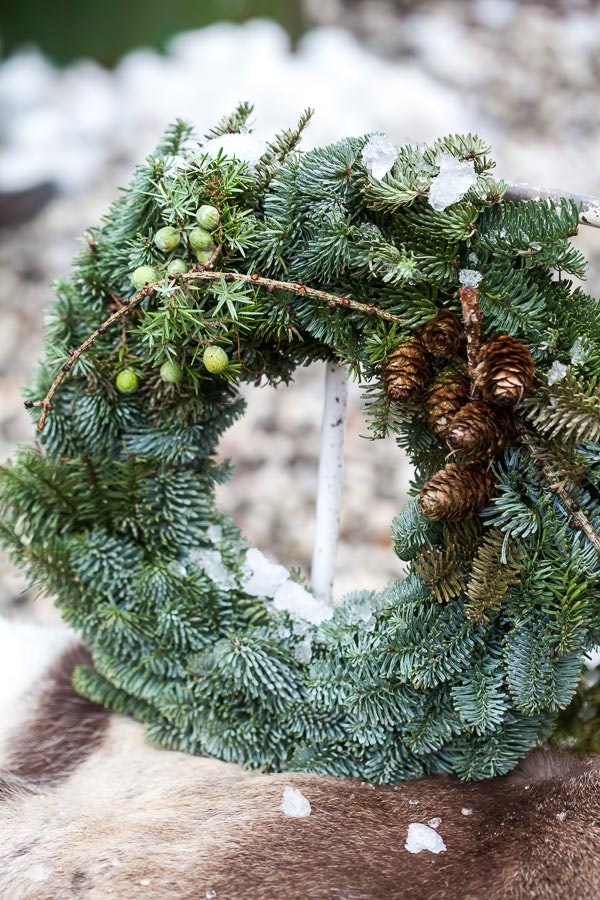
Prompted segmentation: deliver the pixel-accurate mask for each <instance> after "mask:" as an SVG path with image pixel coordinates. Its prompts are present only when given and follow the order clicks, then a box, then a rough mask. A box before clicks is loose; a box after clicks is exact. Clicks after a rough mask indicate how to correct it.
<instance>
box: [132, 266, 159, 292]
mask: <svg viewBox="0 0 600 900" xmlns="http://www.w3.org/2000/svg"><path fill="white" fill-rule="evenodd" d="M153 281H158V272H157V271H156V269H153V268H152V266H138V267H137V269H135V270H134V271H133V272H132V274H131V283H132V285H133V286H134V288H135V289H136V290H138V291H141V289H142V288H143V287H145V286H146V285H147V284H152V282H153Z"/></svg>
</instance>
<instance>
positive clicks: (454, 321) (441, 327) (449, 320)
mask: <svg viewBox="0 0 600 900" xmlns="http://www.w3.org/2000/svg"><path fill="white" fill-rule="evenodd" d="M462 339H463V327H462V325H461V323H460V322H459V320H458V317H457V316H456V315H455V313H453V312H452V310H451V309H438V311H437V312H436V314H435V316H434V317H433V319H430V320H429V322H427V324H426V325H424V326H423V328H422V329H421V340H422V341H423V343H424V344H425V346H426V348H427V349H428V350H429V352H430V353H433V355H434V356H452V355H453V354H455V353H456V352H457V350H458V348H459V347H460V343H461V341H462Z"/></svg>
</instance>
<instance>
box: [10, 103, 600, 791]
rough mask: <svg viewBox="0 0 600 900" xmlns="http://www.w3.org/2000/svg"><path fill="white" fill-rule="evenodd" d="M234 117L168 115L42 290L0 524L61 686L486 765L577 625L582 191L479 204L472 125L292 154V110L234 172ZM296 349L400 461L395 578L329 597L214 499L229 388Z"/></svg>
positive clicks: (549, 697)
mask: <svg viewBox="0 0 600 900" xmlns="http://www.w3.org/2000/svg"><path fill="white" fill-rule="evenodd" d="M250 114H251V107H250V106H249V105H247V104H242V105H240V107H238V109H237V110H236V111H235V112H234V113H233V114H232V115H231V116H229V117H227V118H225V119H224V120H223V121H222V122H221V123H220V124H219V125H218V126H217V127H216V128H215V129H214V130H213V131H212V132H210V133H209V134H208V135H206V136H205V138H204V141H200V142H198V140H196V139H194V138H193V135H192V132H191V129H190V127H189V126H188V125H186V124H184V123H183V122H177V123H176V124H175V125H174V126H173V127H171V128H170V129H169V130H168V132H167V134H166V136H165V137H164V139H163V141H162V143H161V144H160V146H159V147H158V149H157V151H156V153H155V154H154V155H153V156H151V157H150V158H149V159H148V160H147V161H146V163H145V164H144V165H143V166H141V167H140V168H139V169H138V170H137V174H136V176H135V179H134V181H133V183H132V184H131V186H130V187H129V189H128V190H126V191H125V192H124V193H123V194H122V195H121V196H120V198H119V199H118V200H117V201H116V202H115V203H114V205H113V206H112V208H111V210H110V212H109V214H108V216H107V217H106V220H105V222H104V224H103V226H102V227H101V228H100V229H98V230H92V231H90V233H89V235H88V236H87V245H86V247H85V249H84V250H83V252H81V254H80V255H79V257H78V258H77V260H76V264H75V269H74V273H73V275H72V277H71V279H70V280H69V281H61V282H59V283H58V285H57V287H56V301H55V304H54V308H53V309H52V311H51V314H50V317H49V321H48V327H47V339H46V344H45V357H44V360H43V362H42V364H41V365H40V367H39V369H38V371H37V374H36V376H35V379H34V383H33V386H32V387H31V389H30V391H29V393H28V397H29V399H28V401H27V404H26V405H28V406H29V407H30V408H31V409H32V414H33V415H34V417H35V418H36V421H37V422H38V428H39V435H40V443H41V447H38V448H35V449H31V448H26V449H21V450H20V451H19V452H18V455H17V457H16V459H15V461H14V462H13V463H12V464H10V465H8V466H6V467H4V468H3V469H2V471H1V474H0V510H1V513H2V517H1V520H0V536H1V538H2V540H3V542H4V544H5V545H6V546H7V547H8V548H9V550H10V551H11V554H12V557H13V559H14V560H16V562H17V563H18V564H20V565H21V566H22V567H24V568H25V569H27V571H28V573H29V574H30V576H31V578H32V579H33V580H34V582H35V583H36V584H38V585H40V586H43V588H44V589H45V590H47V591H50V592H51V593H53V594H55V595H56V597H57V602H58V604H59V607H60V609H61V610H62V614H63V616H64V618H65V619H66V621H67V622H68V623H69V624H70V625H72V626H73V627H74V628H75V629H77V630H78V631H79V632H80V633H81V635H82V636H83V639H84V640H85V641H86V642H87V644H88V645H89V647H90V649H91V652H92V656H93V661H94V666H95V671H92V670H91V669H89V668H80V669H78V670H77V671H76V674H75V678H74V683H75V687H76V689H77V690H78V691H79V692H81V693H82V694H83V695H85V696H87V697H89V698H91V699H92V700H94V701H97V702H99V703H101V704H104V705H107V706H109V707H112V708H113V709H115V710H117V711H119V712H123V713H127V714H129V715H131V716H133V717H135V718H136V719H138V720H140V721H142V722H145V723H146V725H147V731H148V735H149V737H150V739H151V740H152V741H154V742H156V743H157V744H160V745H164V746H166V747H172V748H177V749H183V750H186V751H190V752H192V753H200V754H209V755H213V756H216V757H219V758H221V759H225V760H233V761H236V762H239V763H243V764H245V765H249V766H255V767H256V766H259V767H264V768H269V769H276V770H277V769H288V770H302V771H307V770H308V771H313V772H323V773H329V774H334V775H347V776H358V777H360V778H363V779H366V780H369V781H374V782H395V781H398V780H401V779H404V778H409V777H414V776H418V775H422V774H425V773H431V772H447V773H449V772H452V773H456V774H458V775H459V776H460V777H461V778H469V779H480V778H487V777H489V776H492V775H496V774H501V773H505V772H507V771H509V770H510V769H511V768H512V767H513V766H514V765H515V764H516V763H517V761H518V760H519V759H520V758H521V757H522V756H523V755H524V754H525V753H526V752H527V751H528V750H529V749H530V748H531V747H533V746H535V745H537V744H539V743H540V742H542V741H544V740H545V739H547V738H548V736H549V735H550V734H551V733H552V731H553V729H554V728H555V726H556V720H557V714H558V713H559V712H560V711H561V710H564V709H565V708H566V707H567V706H568V704H569V703H570V702H571V701H572V698H573V697H574V695H575V694H576V691H577V690H578V685H579V683H580V677H581V672H582V664H583V655H584V652H585V651H586V650H588V649H589V648H591V647H592V646H593V645H594V644H595V643H597V642H598V641H600V591H599V578H600V564H599V550H600V537H599V533H600V388H599V384H600V382H599V379H600V305H599V304H598V302H597V301H596V300H595V299H593V298H591V297H589V296H587V295H586V294H585V293H584V292H583V291H582V290H581V289H580V288H579V287H574V285H573V283H572V282H571V281H569V280H568V278H566V277H565V275H569V274H571V275H574V276H582V275H583V274H584V270H585V261H584V259H583V257H582V255H581V253H580V252H578V251H577V250H576V249H574V248H573V246H572V245H571V244H570V241H569V238H570V236H572V235H573V234H575V233H576V231H577V224H578V215H579V209H578V207H577V204H576V203H574V202H572V201H569V200H563V201H562V202H561V203H560V205H559V206H555V205H553V204H552V203H549V202H544V201H523V202H518V203H509V202H505V201H504V200H503V194H504V192H505V189H506V185H504V184H503V183H502V182H499V181H496V180H494V179H493V178H492V176H491V175H490V172H491V170H492V168H493V166H494V163H493V161H492V160H491V159H490V158H489V156H488V153H489V148H488V147H486V146H485V144H484V143H483V142H482V141H481V140H480V139H479V138H478V137H476V136H474V135H465V136H451V137H446V138H444V139H442V140H439V141H436V142H435V143H434V144H433V145H431V146H405V147H402V148H401V149H400V150H399V151H397V153H396V154H394V156H395V158H394V160H393V165H391V163H390V166H388V168H390V171H387V172H382V171H380V169H379V162H380V160H378V159H377V152H376V151H377V148H376V147H375V152H374V150H373V148H374V146H375V145H374V144H373V138H372V137H369V136H366V137H361V138H352V139H345V140H341V141H339V142H338V143H336V144H333V145H331V146H328V147H324V148H321V149H316V150H312V151H310V152H306V153H300V152H299V151H298V150H297V145H298V141H299V139H300V136H301V133H302V131H303V129H304V127H305V125H306V124H307V122H308V120H309V117H310V113H307V114H306V115H304V116H303V117H302V120H301V121H300V123H299V125H298V127H297V128H296V129H293V130H289V131H284V132H283V133H282V134H280V135H279V136H278V137H277V138H276V139H275V140H274V141H273V142H272V143H270V144H269V145H267V147H266V149H265V150H264V152H263V153H262V155H260V158H258V159H257V160H256V161H255V163H254V164H253V165H250V164H248V162H246V161H244V160H243V159H242V158H239V157H240V156H243V153H242V152H241V150H240V148H242V147H243V146H244V145H245V144H246V143H247V142H248V141H249V140H251V138H250V137H249V135H248V119H249V116H250ZM217 148H219V149H217ZM452 170H453V171H454V172H455V173H456V175H457V178H458V183H462V184H463V189H462V190H461V192H460V199H458V198H457V197H454V198H450V199H449V198H448V197H446V199H445V200H444V199H443V197H442V199H440V197H439V194H440V193H443V191H442V188H447V186H448V185H447V183H445V182H444V176H445V174H446V173H447V172H448V171H452ZM377 175H379V176H380V177H377ZM455 186H456V180H455V183H454V187H455ZM451 187H452V185H451ZM434 194H435V196H436V202H435V203H434V199H433V196H434ZM434 207H436V208H434ZM132 285H133V287H132ZM313 360H335V361H337V362H339V363H345V364H347V365H348V366H349V369H350V371H351V373H352V375H353V376H354V377H355V378H357V379H360V380H361V381H362V382H363V383H364V384H365V394H366V398H367V404H368V412H369V418H370V423H371V426H370V428H371V435H372V437H373V438H378V437H380V436H382V435H385V434H388V433H392V434H394V435H396V436H397V438H396V439H397V442H398V444H399V445H400V446H401V447H403V448H405V449H406V450H407V451H408V453H409V455H410V458H411V460H412V462H413V463H414V465H415V469H416V475H415V480H414V483H413V488H412V495H413V496H412V497H411V499H410V500H409V502H408V503H407V505H406V507H405V508H404V509H403V510H402V511H401V512H400V513H399V515H398V516H397V518H396V519H395V520H394V522H393V537H394V541H395V549H396V552H397V554H398V555H399V556H400V558H401V559H403V560H408V561H410V565H409V569H408V574H407V576H406V577H405V578H404V579H403V580H401V581H398V582H396V583H394V584H391V585H390V586H389V587H388V588H387V589H386V590H384V591H383V592H381V593H375V592H373V591H369V590H366V591H362V592H357V593H355V594H352V595H350V596H349V597H347V598H346V599H345V601H344V602H343V603H342V604H341V605H340V606H339V607H337V608H335V610H330V609H326V608H324V607H323V606H322V604H320V603H319V602H318V601H317V600H316V599H315V598H313V597H312V595H311V594H310V593H309V591H307V589H306V588H305V587H304V586H303V585H302V584H301V583H299V581H298V580H297V579H295V578H290V576H289V573H288V572H287V571H286V570H285V569H283V567H281V566H275V565H273V564H269V563H268V562H267V561H266V560H265V559H264V557H262V556H261V554H260V553H259V552H258V551H256V550H253V549H252V548H249V547H248V545H247V543H246V542H245V541H244V539H243V537H242V536H241V535H240V532H239V530H238V528H237V527H236V525H235V524H234V522H233V521H232V520H231V519H230V518H229V517H227V516H226V515H224V514H223V513H221V512H220V511H219V509H218V508H217V507H216V504H215V500H214V495H213V491H214V486H215V484H217V483H218V482H220V481H222V480H223V479H225V478H227V477H228V476H229V474H230V467H229V466H228V465H227V464H222V463H217V462H216V461H215V459H214V453H215V449H216V446H217V442H218V439H219V437H220V435H221V434H222V433H223V431H225V429H227V428H228V427H229V425H231V423H232V422H233V421H234V420H235V419H236V418H237V417H239V416H241V415H242V413H243V402H242V400H241V399H240V397H239V394H238V386H239V384H240V383H241V382H250V383H252V384H259V383H263V382H265V381H267V382H270V383H272V384H277V383H279V382H287V381H289V380H290V379H291V378H292V377H293V374H294V371H295V369H296V367H297V366H300V365H305V364H307V363H309V362H311V361H313ZM41 398H44V399H41ZM449 460H450V461H449ZM580 690H581V688H580ZM582 696H583V695H582Z"/></svg>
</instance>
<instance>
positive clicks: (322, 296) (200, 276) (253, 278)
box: [25, 244, 403, 431]
mask: <svg viewBox="0 0 600 900" xmlns="http://www.w3.org/2000/svg"><path fill="white" fill-rule="evenodd" d="M220 249H221V245H220V244H219V245H218V246H217V247H216V248H215V251H214V253H213V255H212V257H211V259H210V260H209V262H208V264H207V266H212V265H213V263H214V260H215V259H216V257H217V255H218V253H219V251H220ZM169 280H170V281H182V282H193V281H221V280H224V281H242V282H246V283H247V284H254V285H259V286H260V287H265V288H267V290H270V291H275V290H278V291H287V292H288V293H291V294H297V295H298V296H303V297H314V298H315V299H317V300H322V301H323V302H325V303H326V304H327V306H329V307H331V308H334V307H335V306H341V307H343V308H344V309H353V310H355V311H356V312H360V313H363V314H364V315H367V316H377V317H378V318H380V319H386V320H387V321H388V322H402V321H403V319H402V317H401V316H397V315H395V314H394V313H391V312H388V311H387V310H385V309H380V308H379V307H378V306H373V304H371V303H359V301H358V300H353V299H352V298H351V297H342V296H340V295H339V294H332V293H330V292H328V291H322V290H319V289H318V288H311V287H308V286H307V285H305V284H300V283H296V282H293V281H277V280H276V279H274V278H264V277H262V276H261V275H256V274H253V275H245V274H242V273H241V272H218V271H217V272H215V271H211V269H209V268H200V267H196V268H194V269H191V270H190V271H189V272H186V273H185V274H184V275H171V276H169ZM162 283H163V282H162V281H156V282H153V283H152V284H147V285H146V286H145V287H143V288H142V289H141V290H140V291H138V292H137V294H134V295H133V297H123V298H122V299H120V300H118V299H117V298H115V297H113V299H114V300H115V301H116V302H118V303H121V306H120V307H119V308H118V309H117V310H116V312H114V313H112V315H110V316H109V317H108V318H107V319H105V320H104V322H103V323H102V324H101V325H100V326H99V327H98V328H97V329H96V330H95V331H94V332H93V333H92V334H90V335H89V337H87V338H86V339H85V341H84V342H83V344H81V345H80V346H79V347H77V349H76V350H69V356H70V359H69V362H66V363H65V364H64V365H63V366H62V367H61V369H60V371H59V373H58V374H57V376H56V378H55V379H54V381H53V382H52V384H51V386H50V389H49V390H48V393H47V394H46V396H45V397H44V398H43V400H36V401H35V402H33V401H31V400H27V401H26V402H25V406H26V407H27V409H31V408H32V407H41V408H42V414H41V415H40V418H39V421H38V426H37V427H38V431H43V429H44V425H45V424H46V419H47V418H48V413H49V412H50V411H51V409H52V400H53V398H54V395H55V394H56V391H57V390H58V388H59V387H60V385H61V384H62V382H63V381H64V380H65V378H66V377H67V375H68V374H69V372H70V371H71V369H72V368H73V366H74V365H75V363H76V362H77V360H78V359H79V358H80V357H81V356H82V355H83V354H84V353H85V352H86V350H89V348H90V347H91V346H92V344H94V343H95V341H96V340H97V339H98V338H99V337H100V335H101V334H104V333H105V332H106V331H107V330H108V329H109V328H110V326H111V325H114V323H115V322H118V321H119V320H120V319H123V318H124V317H125V316H127V315H129V313H130V312H131V311H132V310H133V309H135V307H136V306H138V305H139V304H140V303H141V301H142V300H143V299H144V298H145V297H149V296H151V295H152V294H153V293H154V291H155V289H156V288H157V287H158V286H159V285H160V284H162Z"/></svg>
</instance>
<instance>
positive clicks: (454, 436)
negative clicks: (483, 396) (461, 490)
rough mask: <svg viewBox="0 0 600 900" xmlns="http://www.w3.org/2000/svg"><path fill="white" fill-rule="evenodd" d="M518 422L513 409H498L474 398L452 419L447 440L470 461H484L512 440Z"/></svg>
mask: <svg viewBox="0 0 600 900" xmlns="http://www.w3.org/2000/svg"><path fill="white" fill-rule="evenodd" d="M515 425H516V422H515V417H514V415H513V414H512V411H511V410H508V409H498V407H494V406H491V405H490V404H489V403H486V402H485V400H471V401H470V402H469V403H467V404H465V406H463V407H462V409H460V410H459V411H458V412H457V413H456V415H455V416H454V418H453V419H452V420H451V422H450V424H449V426H448V429H447V431H446V435H445V437H446V443H447V444H448V446H449V447H450V449H451V450H454V451H455V452H456V453H460V454H462V456H466V457H467V459H468V460H470V461H471V462H483V461H485V460H489V459H492V458H493V457H494V456H495V455H496V454H497V453H498V452H499V451H500V450H502V448H503V447H506V446H507V444H509V443H510V441H511V440H512V438H513V436H514V433H515Z"/></svg>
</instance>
